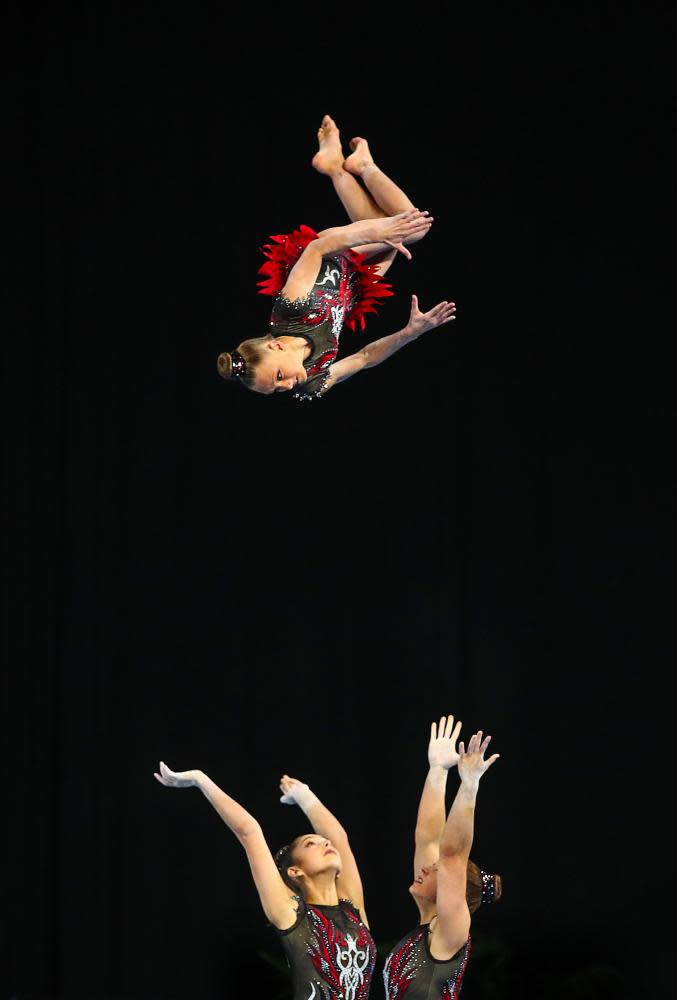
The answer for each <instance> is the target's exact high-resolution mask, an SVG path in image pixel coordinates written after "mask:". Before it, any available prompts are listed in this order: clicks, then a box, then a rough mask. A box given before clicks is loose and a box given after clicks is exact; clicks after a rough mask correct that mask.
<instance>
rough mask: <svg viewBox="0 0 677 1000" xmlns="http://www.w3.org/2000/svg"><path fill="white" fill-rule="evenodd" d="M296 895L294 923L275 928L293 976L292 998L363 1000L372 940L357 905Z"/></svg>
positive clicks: (373, 950) (369, 975) (369, 974)
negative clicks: (321, 903)
mask: <svg viewBox="0 0 677 1000" xmlns="http://www.w3.org/2000/svg"><path fill="white" fill-rule="evenodd" d="M295 899H296V901H297V903H298V916H297V918H296V922H295V923H294V924H293V925H292V926H291V927H289V928H288V929H287V930H284V931H279V932H278V933H279V934H280V936H281V939H282V946H283V948H284V951H285V954H286V956H287V961H288V962H289V965H290V968H291V971H292V976H293V979H294V985H293V997H294V1000H367V998H368V996H369V987H370V986H371V978H372V975H373V972H374V963H375V961H376V945H375V944H374V939H373V938H372V936H371V934H370V932H369V928H368V927H367V926H366V924H364V923H363V922H362V918H361V917H360V912H359V910H357V909H355V907H354V906H353V904H352V903H351V902H350V900H348V899H341V900H339V903H338V906H318V905H317V904H315V903H306V902H304V901H303V899H301V897H300V896H296V897H295Z"/></svg>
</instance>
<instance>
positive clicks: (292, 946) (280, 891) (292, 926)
mask: <svg viewBox="0 0 677 1000" xmlns="http://www.w3.org/2000/svg"><path fill="white" fill-rule="evenodd" d="M155 777H156V779H157V780H158V781H159V782H160V784H162V785H165V786H166V787H167V788H192V787H195V788H199V789H200V791H201V792H202V793H203V795H204V796H205V797H206V799H207V800H208V801H209V802H210V803H211V804H212V806H213V807H214V809H215V810H216V811H217V813H218V814H219V816H220V817H221V819H222V820H223V821H224V823H225V824H226V826H228V827H229V828H230V829H231V830H232V831H233V833H234V834H235V836H236V837H237V839H238V840H239V841H240V843H241V844H242V847H243V848H244V850H245V853H246V855H247V860H248V861H249V866H250V868H251V872H252V876H253V879H254V884H255V885H256V888H257V890H258V893H259V899H260V900H261V905H262V907H263V911H264V913H265V914H266V916H267V918H268V920H269V921H270V923H271V924H272V925H273V926H274V927H275V928H276V929H277V931H278V932H279V934H280V937H281V940H282V946H283V948H284V951H285V954H286V956H287V960H288V962H289V965H290V967H291V970H292V976H293V980H294V992H293V1000H367V997H368V996H369V987H370V985H371V979H372V975H373V971H374V962H375V958H376V946H375V945H374V940H373V938H372V936H371V933H370V931H369V925H368V923H367V918H366V916H365V913H364V898H363V893H362V882H361V880H360V875H359V872H358V869H357V864H356V863H355V858H354V856H353V852H352V850H351V848H350V843H349V841H348V836H347V834H346V832H345V830H344V829H343V827H341V825H340V824H339V823H338V821H337V820H336V819H335V818H334V817H333V816H332V815H331V813H330V812H329V811H328V810H327V809H326V808H325V807H324V806H323V805H322V803H321V802H320V801H319V799H318V798H317V796H315V795H313V794H312V792H310V790H308V793H307V794H306V795H305V797H304V806H303V808H304V811H305V812H306V814H307V816H308V817H309V819H311V822H312V824H313V827H314V829H315V830H316V831H317V830H321V831H323V832H322V833H321V834H318V833H317V832H314V833H307V834H304V835H302V836H300V837H296V838H295V840H293V841H292V843H291V844H288V845H287V846H286V847H282V848H280V850H279V851H278V852H277V854H276V855H275V857H273V855H272V854H271V851H270V848H269V847H268V844H267V843H266V839H265V837H264V836H263V831H262V830H261V826H260V824H259V823H258V822H257V821H256V820H255V819H254V817H253V816H251V815H250V814H249V813H248V812H247V811H246V809H243V808H242V806H241V805H239V804H238V803H237V802H236V801H235V800H234V799H232V798H231V797H230V796H229V795H226V793H225V792H224V791H222V790H221V789H220V788H219V787H218V786H217V785H215V784H214V782H213V781H212V780H211V779H210V778H208V777H207V775H206V774H204V773H203V772H202V771H197V770H194V771H172V770H170V768H168V767H167V765H166V764H165V763H164V762H163V761H160V771H159V773H157V772H156V773H155ZM325 831H326V832H325ZM330 833H331V836H330V835H329V834H330Z"/></svg>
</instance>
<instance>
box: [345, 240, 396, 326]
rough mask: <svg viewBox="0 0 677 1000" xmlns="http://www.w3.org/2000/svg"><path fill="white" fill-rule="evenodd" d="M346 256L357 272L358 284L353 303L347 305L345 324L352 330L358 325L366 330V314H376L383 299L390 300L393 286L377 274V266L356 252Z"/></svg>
mask: <svg viewBox="0 0 677 1000" xmlns="http://www.w3.org/2000/svg"><path fill="white" fill-rule="evenodd" d="M346 256H347V257H348V259H349V260H350V263H351V264H352V266H353V268H354V270H355V271H357V284H356V286H355V288H354V289H353V292H352V294H351V296H350V298H351V301H350V302H347V303H346V312H345V318H344V322H345V325H346V326H349V327H350V329H351V330H355V329H357V326H358V324H359V327H360V330H364V317H365V316H366V314H367V313H375V312H376V311H377V307H378V306H380V305H381V304H382V302H383V299H387V298H390V296H391V295H394V294H395V293H394V292H393V290H392V285H389V284H388V283H387V282H386V281H384V280H383V279H382V278H381V276H380V275H379V273H378V272H377V270H376V268H377V265H376V264H369V263H367V261H366V260H365V259H364V257H363V256H362V254H361V253H358V252H357V251H356V250H347V251H346Z"/></svg>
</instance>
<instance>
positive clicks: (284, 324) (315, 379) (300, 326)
mask: <svg viewBox="0 0 677 1000" xmlns="http://www.w3.org/2000/svg"><path fill="white" fill-rule="evenodd" d="M270 239H271V241H272V242H271V243H267V244H266V245H265V246H264V247H263V252H264V254H265V256H266V257H267V258H268V259H267V261H266V263H265V264H263V265H262V266H261V267H260V268H259V274H264V275H266V277H265V278H264V279H263V280H262V281H259V282H258V284H259V292H260V293H261V294H262V295H274V296H275V302H274V304H273V310H272V313H271V318H270V327H269V331H270V333H272V334H274V335H275V336H277V337H282V336H294V337H304V338H305V339H306V340H307V341H308V343H309V344H310V346H311V347H312V352H311V354H310V357H308V358H307V359H306V360H305V361H304V363H303V367H304V368H305V370H306V372H307V375H308V377H307V379H306V381H305V382H303V383H300V384H299V386H298V387H297V389H296V391H295V392H294V393H293V395H294V398H295V399H317V398H319V397H320V396H321V395H322V392H323V390H324V388H325V386H326V384H327V380H328V378H329V369H330V367H331V365H332V364H333V363H334V361H335V360H336V356H337V354H338V350H339V337H340V334H341V329H342V328H343V325H344V323H345V325H346V326H348V327H350V328H351V329H352V330H354V329H356V328H357V327H358V326H359V328H360V329H361V330H363V329H364V317H365V315H366V314H367V313H373V312H376V307H377V306H378V305H379V304H380V303H381V301H382V300H383V299H384V298H387V297H388V296H390V295H392V294H393V292H392V291H391V288H390V285H388V284H387V283H386V282H385V281H382V280H381V278H380V276H379V274H378V272H377V270H376V264H368V263H366V261H365V258H364V257H363V256H362V254H359V253H357V252H356V251H354V250H343V251H340V252H337V253H333V254H328V255H327V256H325V257H323V258H322V266H321V268H320V272H319V274H318V276H317V278H316V280H315V284H314V285H313V287H312V288H311V290H310V291H309V292H308V294H307V295H305V296H304V297H303V298H301V299H294V300H293V301H291V300H289V299H287V298H285V297H284V295H282V288H283V287H284V285H285V284H286V281H287V277H288V275H289V272H290V271H291V269H292V267H293V266H294V264H295V263H296V261H297V260H298V258H299V257H300V255H301V253H302V252H303V250H304V249H305V248H306V247H307V246H308V244H309V243H311V242H312V241H313V240H315V239H317V233H316V232H315V230H314V229H311V228H310V227H309V226H301V228H300V229H297V230H295V231H294V232H293V233H287V234H283V235H281V236H271V237H270Z"/></svg>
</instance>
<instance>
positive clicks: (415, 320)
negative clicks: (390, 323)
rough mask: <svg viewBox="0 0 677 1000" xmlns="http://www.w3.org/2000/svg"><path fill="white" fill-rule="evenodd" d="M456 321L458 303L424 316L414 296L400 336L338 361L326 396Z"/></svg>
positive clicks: (377, 341) (432, 310)
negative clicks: (431, 332)
mask: <svg viewBox="0 0 677 1000" xmlns="http://www.w3.org/2000/svg"><path fill="white" fill-rule="evenodd" d="M455 319H456V303H455V302H446V301H445V302H440V303H439V305H436V306H434V307H433V308H432V309H430V310H429V312H427V313H422V312H421V311H420V309H419V307H418V298H417V297H416V295H412V297H411V313H410V315H409V322H408V323H407V325H406V326H404V327H402V329H401V330H398V331H397V333H391V334H389V336H387V337H381V339H380V340H375V341H374V342H373V343H371V344H367V346H366V347H363V348H362V350H361V351H358V352H357V353H356V354H350V355H349V356H348V357H347V358H342V359H341V360H340V361H335V362H334V364H333V365H332V366H331V368H330V369H329V378H328V380H327V382H326V385H325V388H324V390H323V393H322V395H324V394H325V393H326V392H328V391H329V390H330V389H331V388H332V386H334V385H338V384H339V382H345V380H346V379H348V378H351V376H353V375H356V374H357V373H358V372H361V371H364V369H365V368H374V367H375V366H376V365H380V364H381V363H382V362H383V361H385V360H386V359H387V358H389V357H390V356H391V355H392V354H395V352H396V351H399V350H400V349H401V348H402V347H406V346H407V344H411V342H412V341H414V340H417V339H418V338H419V337H420V336H421V334H422V333H427V332H428V330H434V329H436V328H437V327H438V326H443V325H444V324H445V323H450V322H451V321H452V320H455Z"/></svg>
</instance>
